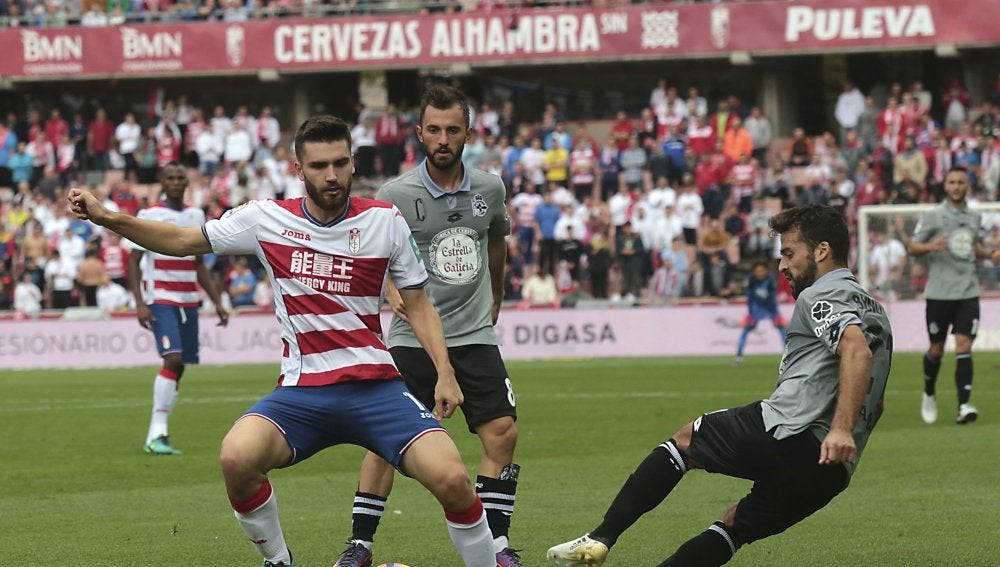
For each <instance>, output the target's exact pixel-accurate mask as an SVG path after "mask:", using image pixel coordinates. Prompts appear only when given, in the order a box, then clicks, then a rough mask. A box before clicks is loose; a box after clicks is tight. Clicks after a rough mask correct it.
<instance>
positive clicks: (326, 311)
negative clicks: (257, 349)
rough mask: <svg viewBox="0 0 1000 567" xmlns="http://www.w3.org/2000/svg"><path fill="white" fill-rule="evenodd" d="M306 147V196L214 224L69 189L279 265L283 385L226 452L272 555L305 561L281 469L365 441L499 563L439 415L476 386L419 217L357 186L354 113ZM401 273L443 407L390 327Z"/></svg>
mask: <svg viewBox="0 0 1000 567" xmlns="http://www.w3.org/2000/svg"><path fill="white" fill-rule="evenodd" d="M295 149H296V154H297V155H296V158H297V162H296V165H295V167H296V172H297V174H298V177H299V179H301V180H302V181H303V182H304V184H305V188H306V197H305V198H298V199H288V200H284V201H251V202H250V203H247V204H245V205H243V206H242V207H239V208H237V209H234V210H232V211H230V212H228V213H227V214H226V215H224V216H223V217H222V218H220V219H219V220H214V221H210V222H209V223H208V224H207V225H205V226H204V227H203V228H201V229H199V228H194V227H190V228H182V227H178V226H175V225H171V224H167V223H156V222H149V221H146V220H144V219H136V218H133V217H129V216H128V215H124V214H120V213H111V212H109V211H107V210H106V209H104V208H103V207H102V206H101V204H100V202H99V201H98V200H97V199H96V198H95V197H94V196H93V195H91V194H90V193H87V192H85V191H81V190H78V189H73V190H71V191H70V193H69V201H70V204H71V207H72V209H73V211H74V213H75V214H76V216H77V217H78V218H81V219H90V220H92V221H94V222H95V223H97V224H100V225H102V226H106V227H108V228H109V229H111V230H113V231H115V232H118V233H119V234H121V235H123V236H125V237H126V238H129V239H131V240H133V241H135V242H138V243H139V244H140V245H142V246H145V247H147V248H148V249H154V250H156V251H157V252H159V253H163V254H168V255H170V256H185V255H191V254H204V253H207V252H210V251H213V250H214V251H216V252H219V253H226V254H255V255H256V256H257V257H258V258H259V259H260V260H261V263H262V264H263V265H264V267H265V269H266V270H267V273H268V276H269V278H270V279H271V282H272V288H273V290H274V299H275V305H276V313H277V316H278V320H279V323H280V324H281V330H282V331H281V332H282V340H283V342H284V345H285V347H284V352H283V354H282V361H281V374H280V376H279V378H278V387H277V388H276V389H275V390H274V391H273V392H272V393H270V394H269V395H267V396H265V397H264V398H263V399H262V400H260V401H259V402H258V403H257V404H255V405H254V406H253V407H251V408H250V409H249V410H248V411H247V412H246V413H245V414H244V415H243V417H242V418H241V419H239V420H238V421H237V422H236V423H235V424H234V425H233V427H232V429H231V430H230V431H229V434H228V435H226V438H225V440H223V443H222V450H221V454H220V461H221V463H222V472H223V477H224V478H225V482H226V490H227V492H228V495H229V500H230V503H231V504H232V507H233V509H234V510H235V512H236V518H237V521H238V522H239V523H240V526H241V527H242V528H243V530H244V532H245V533H246V535H247V537H248V538H249V539H250V541H251V542H252V543H253V545H254V547H255V549H256V550H257V551H258V552H259V553H260V555H261V556H263V558H264V565H271V566H273V567H278V566H286V567H287V566H291V565H293V564H294V563H293V561H292V557H291V553H290V552H289V551H288V548H287V546H286V545H285V538H284V535H283V532H282V530H281V526H280V523H279V521H278V508H277V501H276V498H275V494H274V490H273V488H272V486H271V483H270V481H269V480H268V477H267V473H268V472H269V471H271V470H272V469H275V468H278V467H287V466H290V465H293V464H295V463H297V462H299V461H302V460H304V459H306V458H308V457H310V456H311V455H313V454H315V453H316V452H318V451H320V450H322V449H324V448H326V447H330V446H333V445H337V444H341V443H351V444H355V445H360V446H363V447H365V448H367V449H369V450H371V451H373V452H375V453H376V454H378V455H379V456H380V457H382V458H383V459H385V460H387V461H389V462H390V463H391V464H392V465H393V466H395V467H396V468H397V469H399V470H400V471H401V472H402V473H404V474H406V475H408V476H412V477H414V478H416V479H417V480H418V481H419V482H420V483H421V484H423V485H424V486H426V487H427V488H428V490H430V492H431V493H432V494H433V495H434V496H435V497H436V498H437V499H438V501H439V502H440V504H441V505H442V507H443V508H444V515H445V518H446V519H447V526H448V532H449V535H450V536H451V539H452V542H453V543H454V544H455V547H456V548H457V550H458V552H459V554H460V555H461V557H462V560H463V562H464V564H465V565H466V566H468V567H495V565H496V558H495V555H494V551H493V537H492V534H491V533H490V530H489V526H488V525H487V522H486V514H485V512H484V509H483V504H482V501H481V500H480V499H479V497H478V496H477V495H476V492H475V490H474V488H473V486H472V481H471V479H470V478H469V474H468V472H467V471H466V470H465V466H464V464H463V463H462V459H461V456H460V455H459V453H458V449H457V448H456V447H455V444H454V442H453V441H452V440H451V438H450V437H449V436H448V434H447V432H446V431H445V430H444V429H443V428H442V427H441V425H440V424H439V422H438V419H440V418H444V417H450V416H451V414H452V413H454V411H455V409H456V407H457V406H458V405H459V404H461V403H462V401H463V397H462V392H461V389H460V388H459V386H458V382H457V380H456V379H455V371H454V369H453V368H452V366H451V363H450V362H449V359H448V352H447V349H446V346H445V339H444V333H443V331H442V327H441V320H440V318H439V317H438V314H437V311H435V309H434V307H433V305H432V304H431V302H430V300H429V299H428V297H427V295H426V293H425V292H424V289H423V286H424V285H425V284H426V282H427V272H426V270H425V269H424V266H423V262H422V260H421V258H420V255H419V251H418V248H417V246H416V244H415V243H414V242H413V240H412V236H411V234H410V230H409V227H408V226H407V224H406V221H405V220H404V219H403V218H402V216H401V215H400V213H399V210H398V209H396V207H395V206H393V205H390V204H387V203H380V202H376V201H372V200H369V199H362V198H358V197H351V196H350V193H351V176H352V174H353V172H354V163H353V160H352V157H351V140H350V129H349V128H348V126H347V124H346V123H344V122H343V121H342V120H340V119H337V118H333V117H329V116H318V117H314V118H311V119H309V120H307V121H306V122H305V123H303V124H302V126H300V127H299V130H298V132H297V133H296V136H295ZM388 277H391V278H392V281H393V284H394V285H395V287H396V288H397V290H398V291H399V293H400V296H401V298H402V300H403V302H404V304H405V307H406V312H407V314H408V317H409V320H410V325H411V326H412V327H413V330H414V332H415V334H416V336H417V338H418V340H419V342H420V344H421V345H422V346H423V347H424V348H425V349H426V350H427V352H428V354H429V355H430V357H431V360H432V361H433V363H434V366H435V367H436V368H437V371H438V381H437V387H436V389H435V396H434V398H435V400H434V401H435V408H436V409H435V413H432V412H431V411H429V410H428V409H427V408H426V407H425V406H423V404H421V403H420V402H419V401H417V399H416V398H415V397H414V396H413V395H412V394H410V393H409V391H408V390H407V389H406V385H405V384H404V383H403V381H402V379H401V377H400V374H399V371H398V370H397V369H396V367H395V365H394V364H393V362H392V357H390V356H389V353H388V351H387V350H386V348H385V345H384V344H383V343H382V341H381V332H382V329H381V325H380V322H379V317H378V312H379V308H380V306H381V304H382V296H383V294H384V292H385V286H386V278H388ZM445 561H446V562H448V561H450V560H445Z"/></svg>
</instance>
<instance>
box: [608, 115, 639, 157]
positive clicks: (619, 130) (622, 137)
mask: <svg viewBox="0 0 1000 567" xmlns="http://www.w3.org/2000/svg"><path fill="white" fill-rule="evenodd" d="M611 136H613V137H614V139H615V145H616V146H618V151H620V152H621V151H625V150H626V149H628V141H629V138H631V137H632V136H635V125H634V124H632V121H631V120H629V119H628V115H627V114H625V111H624V110H619V111H618V115H617V116H616V117H615V123H614V125H612V126H611Z"/></svg>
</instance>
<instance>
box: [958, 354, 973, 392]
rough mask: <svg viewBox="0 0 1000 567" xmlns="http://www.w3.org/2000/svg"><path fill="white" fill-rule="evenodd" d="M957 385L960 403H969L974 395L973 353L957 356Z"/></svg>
mask: <svg viewBox="0 0 1000 567" xmlns="http://www.w3.org/2000/svg"><path fill="white" fill-rule="evenodd" d="M955 387H956V388H958V405H962V404H967V403H969V398H970V397H971V396H972V353H971V352H969V353H965V354H959V355H956V356H955Z"/></svg>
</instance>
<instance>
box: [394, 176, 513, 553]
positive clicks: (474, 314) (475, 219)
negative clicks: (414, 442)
mask: <svg viewBox="0 0 1000 567" xmlns="http://www.w3.org/2000/svg"><path fill="white" fill-rule="evenodd" d="M506 197H507V189H506V187H504V184H503V182H502V181H501V179H500V178H499V177H498V176H496V175H493V174H490V173H486V172H484V171H479V170H476V169H470V168H468V167H465V168H463V176H462V181H461V183H460V184H459V186H458V188H457V189H455V190H453V191H445V190H443V189H441V188H440V187H439V186H438V185H437V184H436V183H434V180H433V179H431V177H430V174H429V173H428V172H427V162H426V160H425V161H424V162H421V163H420V164H419V165H418V166H417V167H415V168H413V169H412V170H410V171H408V172H406V173H404V174H403V175H401V176H399V177H397V178H396V179H394V180H392V181H389V182H388V183H386V184H385V185H383V186H382V188H381V189H380V190H379V192H378V194H377V195H376V198H377V199H380V200H383V201H389V202H391V203H393V204H395V205H396V207H397V208H398V209H399V211H400V213H401V214H402V215H403V218H405V219H406V223H407V224H408V225H409V226H410V230H411V231H412V233H413V239H412V241H411V242H413V243H415V246H416V247H417V249H418V251H419V255H420V256H422V257H423V259H424V265H425V267H426V268H427V274H428V278H429V279H428V283H427V286H426V287H425V288H424V289H425V290H426V292H427V295H428V296H429V297H430V300H431V302H432V303H433V304H434V307H435V308H436V309H437V311H438V313H439V314H440V316H441V323H442V325H443V327H444V335H445V340H446V342H447V345H448V358H449V360H450V361H451V365H452V367H453V368H454V370H455V377H456V378H457V380H458V385H459V387H461V389H462V395H463V398H464V401H463V402H462V414H463V415H464V416H465V421H466V424H467V425H468V427H469V431H470V432H472V433H476V428H477V427H478V426H480V425H482V424H485V423H488V422H490V421H493V420H494V419H498V418H502V417H511V418H512V419H514V420H516V419H517V411H516V410H515V399H514V390H513V386H512V385H511V382H510V378H509V377H508V376H507V369H506V367H505V366H504V363H503V359H502V358H501V356H500V349H499V346H498V345H499V344H500V341H499V339H498V338H497V335H496V332H495V331H494V329H493V288H492V277H491V275H490V266H489V263H490V262H489V252H488V244H489V242H491V241H492V242H496V241H498V240H499V241H501V242H502V241H503V240H504V238H505V237H506V236H507V235H508V234H510V218H509V217H508V215H507V205H506V202H505V200H506ZM387 342H388V345H389V353H390V354H391V355H392V358H393V360H394V361H395V363H396V366H397V368H399V371H400V373H401V374H402V375H403V379H404V380H405V381H406V385H407V387H408V388H409V389H410V392H412V393H413V395H414V396H416V398H417V399H419V400H420V401H421V402H422V403H423V404H424V405H425V406H427V407H431V408H432V407H434V387H435V386H436V384H437V371H436V369H435V367H434V363H433V361H431V359H430V357H429V356H427V353H426V352H425V351H424V350H423V348H422V347H421V346H420V343H419V342H418V341H417V338H416V336H415V335H414V334H413V329H412V328H411V327H410V325H409V323H406V322H405V321H403V320H402V319H400V318H399V317H396V316H395V315H393V319H392V324H391V326H390V327H389V337H388V341H387ZM519 470H520V467H519V466H518V465H516V464H514V463H510V464H506V465H505V466H504V467H503V470H502V471H501V473H500V477H499V478H492V477H488V476H483V475H478V476H477V477H476V492H477V493H478V494H479V496H480V498H481V500H482V502H483V508H484V509H485V510H486V516H487V520H488V521H489V524H490V530H491V531H492V533H493V537H494V539H495V540H497V541H504V542H505V541H506V538H507V535H508V531H509V529H510V520H511V515H512V514H513V512H514V500H515V495H516V491H517V478H518V474H519ZM498 538H499V539H498ZM501 545H503V547H506V545H504V544H501ZM508 552H510V550H508V549H504V551H503V552H501V555H502V554H505V553H508ZM510 553H512V554H513V556H514V557H516V553H515V552H510ZM498 557H499V555H498Z"/></svg>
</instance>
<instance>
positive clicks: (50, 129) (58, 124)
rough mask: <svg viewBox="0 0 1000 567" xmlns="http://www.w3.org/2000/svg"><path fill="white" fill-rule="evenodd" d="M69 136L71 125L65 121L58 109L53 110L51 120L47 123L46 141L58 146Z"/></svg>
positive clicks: (50, 115)
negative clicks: (64, 137)
mask: <svg viewBox="0 0 1000 567" xmlns="http://www.w3.org/2000/svg"><path fill="white" fill-rule="evenodd" d="M67 135H69V124H67V123H66V121H65V120H63V117H62V113H61V112H59V109H58V108H53V109H52V111H51V112H50V113H49V120H48V122H46V123H45V139H46V140H48V141H49V142H50V143H53V144H57V143H59V142H60V141H61V140H62V139H63V136H67Z"/></svg>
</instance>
